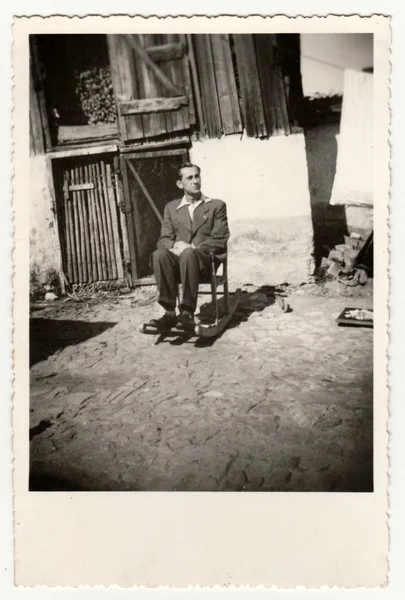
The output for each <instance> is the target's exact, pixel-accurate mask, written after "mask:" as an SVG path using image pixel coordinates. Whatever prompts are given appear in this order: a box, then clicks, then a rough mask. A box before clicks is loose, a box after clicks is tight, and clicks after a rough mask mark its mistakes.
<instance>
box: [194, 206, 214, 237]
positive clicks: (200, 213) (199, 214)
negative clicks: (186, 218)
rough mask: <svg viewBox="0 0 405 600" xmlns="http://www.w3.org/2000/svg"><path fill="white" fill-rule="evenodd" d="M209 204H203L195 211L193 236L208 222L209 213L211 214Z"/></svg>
mask: <svg viewBox="0 0 405 600" xmlns="http://www.w3.org/2000/svg"><path fill="white" fill-rule="evenodd" d="M209 209H210V208H209V205H208V202H203V203H202V204H200V205H199V206H197V208H196V209H195V211H194V215H193V234H194V233H195V232H196V231H197V230H198V229H199V228H200V227H201V225H203V224H204V223H205V221H206V220H207V217H208V215H207V213H208V212H209Z"/></svg>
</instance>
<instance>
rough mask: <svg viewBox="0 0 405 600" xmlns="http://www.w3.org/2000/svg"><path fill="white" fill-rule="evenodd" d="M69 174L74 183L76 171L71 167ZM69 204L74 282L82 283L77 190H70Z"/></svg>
mask: <svg viewBox="0 0 405 600" xmlns="http://www.w3.org/2000/svg"><path fill="white" fill-rule="evenodd" d="M70 176H71V179H72V181H73V183H76V173H75V169H74V168H71V170H70ZM71 205H72V206H73V223H74V227H73V229H74V240H75V242H74V246H73V249H74V253H75V254H76V261H77V280H76V282H78V283H82V282H83V260H82V252H81V245H80V225H79V207H78V198H77V192H72V202H71Z"/></svg>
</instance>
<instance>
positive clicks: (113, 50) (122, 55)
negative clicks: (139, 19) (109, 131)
mask: <svg viewBox="0 0 405 600" xmlns="http://www.w3.org/2000/svg"><path fill="white" fill-rule="evenodd" d="M107 42H108V52H109V57H110V65H111V79H112V83H113V87H114V93H115V98H116V101H117V102H118V101H120V100H124V99H125V100H130V99H131V98H139V89H138V82H137V79H136V69H135V61H134V53H133V52H132V49H131V47H130V46H129V44H128V43H127V41H126V40H125V39H124V37H123V36H122V35H110V34H109V35H107ZM118 117H119V121H118V125H119V133H120V138H121V139H122V140H124V141H126V140H136V139H141V138H143V125H142V117H140V116H136V115H133V116H131V117H127V118H125V117H121V116H120V115H119V114H118Z"/></svg>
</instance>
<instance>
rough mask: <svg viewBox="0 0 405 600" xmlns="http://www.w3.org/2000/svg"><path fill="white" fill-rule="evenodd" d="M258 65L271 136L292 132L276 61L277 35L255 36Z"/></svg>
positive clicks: (283, 88) (268, 129)
mask: <svg viewBox="0 0 405 600" xmlns="http://www.w3.org/2000/svg"><path fill="white" fill-rule="evenodd" d="M253 37H254V42H255V46H256V56H257V64H258V69H259V74H260V82H261V88H262V97H263V108H264V114H265V119H266V126H267V132H268V134H269V135H277V134H289V133H290V132H291V128H290V123H289V118H288V110H287V97H286V91H285V87H284V81H283V75H282V73H281V69H280V67H279V66H278V65H277V63H276V61H275V60H274V51H275V48H277V41H276V35H275V34H260V35H254V36H253Z"/></svg>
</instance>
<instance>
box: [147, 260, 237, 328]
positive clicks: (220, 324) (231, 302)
mask: <svg viewBox="0 0 405 600" xmlns="http://www.w3.org/2000/svg"><path fill="white" fill-rule="evenodd" d="M216 260H217V261H218V259H216V258H215V255H214V254H213V253H210V274H209V278H208V279H207V280H205V281H201V283H202V284H204V283H209V284H210V286H211V302H212V304H213V306H214V311H215V319H214V322H213V323H209V324H205V323H199V324H197V325H196V326H195V328H194V332H192V335H195V336H197V337H205V338H212V337H216V336H218V335H219V334H220V333H222V331H223V330H224V329H225V327H226V326H227V325H228V323H229V321H230V320H231V319H232V316H233V314H234V313H235V310H236V308H237V306H238V304H239V300H240V296H241V293H242V291H241V290H240V289H237V290H236V292H235V293H234V294H232V299H231V298H230V294H229V285H228V254H227V253H226V254H225V256H224V258H223V259H222V260H221V262H220V264H219V265H218V264H217V262H216ZM218 270H220V272H219V273H218ZM220 286H222V287H223V290H222V296H223V301H224V307H223V308H224V309H223V313H222V316H221V313H220V308H219V299H218V296H220V295H221V294H220V293H219V292H218V288H219V287H220ZM180 287H181V286H180V285H179V286H178V291H177V298H178V304H179V305H180V303H181V293H180ZM140 331H141V332H142V333H149V334H156V333H158V331H157V330H156V329H155V328H153V327H151V325H149V324H148V323H145V324H143V325H141V326H140ZM162 335H190V331H184V330H180V329H177V328H173V329H171V330H170V331H167V332H165V333H164V334H163V333H162Z"/></svg>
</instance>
